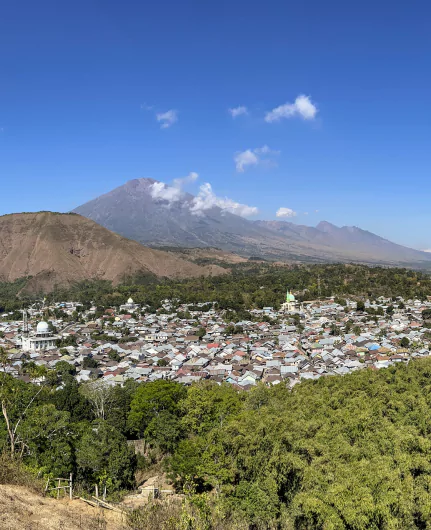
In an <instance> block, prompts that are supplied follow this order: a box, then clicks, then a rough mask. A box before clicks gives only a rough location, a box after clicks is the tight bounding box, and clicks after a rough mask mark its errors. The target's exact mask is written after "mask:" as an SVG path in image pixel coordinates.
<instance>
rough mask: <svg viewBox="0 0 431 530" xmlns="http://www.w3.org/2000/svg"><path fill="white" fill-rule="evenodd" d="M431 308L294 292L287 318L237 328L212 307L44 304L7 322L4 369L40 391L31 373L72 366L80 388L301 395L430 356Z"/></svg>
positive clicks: (254, 315) (256, 313)
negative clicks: (304, 298)
mask: <svg viewBox="0 0 431 530" xmlns="http://www.w3.org/2000/svg"><path fill="white" fill-rule="evenodd" d="M174 307H175V310H174V309H173V308H174ZM430 308H431V302H430V301H426V302H423V301H420V300H403V299H402V298H401V297H398V298H396V297H394V298H383V297H381V298H379V299H377V300H373V301H370V300H367V301H364V302H361V301H359V302H358V301H357V300H350V299H340V298H337V297H332V298H328V299H325V300H315V301H309V302H301V303H300V302H298V301H297V300H296V299H295V296H294V294H292V292H291V291H290V290H288V291H287V294H286V299H285V301H284V303H283V304H282V305H281V307H280V309H279V310H274V309H273V308H272V307H264V308H263V309H252V310H250V312H249V314H250V316H251V318H250V319H247V320H243V321H239V322H229V311H226V310H218V309H216V308H215V304H214V303H206V302H205V301H202V302H201V303H199V304H193V305H192V304H178V301H172V300H164V302H163V304H162V306H161V307H160V308H159V309H158V310H157V312H156V313H149V312H146V307H145V306H139V305H138V304H135V303H134V301H133V299H132V298H129V299H128V300H127V301H125V303H124V304H123V305H121V306H119V307H111V308H102V309H101V308H98V307H96V306H93V307H90V308H89V309H84V308H83V306H81V305H80V304H78V303H74V302H62V303H55V304H52V305H45V304H44V302H42V301H41V302H39V303H36V304H33V306H31V307H29V308H28V309H26V310H24V311H23V317H22V318H21V319H20V320H12V319H11V318H12V316H13V315H11V314H3V315H2V320H1V321H0V337H1V338H0V347H1V348H3V351H4V352H5V353H6V354H7V355H6V356H7V363H5V364H4V365H3V367H2V368H1V369H2V370H4V371H7V372H8V373H10V374H11V375H13V376H14V377H17V378H20V379H22V380H24V381H30V380H32V381H33V382H35V383H41V382H42V381H43V380H44V376H39V377H38V378H33V379H32V375H31V370H29V369H28V368H29V366H44V367H46V369H47V370H54V371H55V370H56V366H57V364H58V363H60V362H61V363H62V365H59V366H63V367H64V366H65V365H64V362H66V363H68V364H69V365H70V370H71V373H73V374H74V376H75V377H76V380H77V381H78V382H85V381H89V380H95V379H100V380H103V381H104V382H106V383H107V384H109V385H123V384H124V383H125V382H126V381H127V380H129V379H132V380H134V381H137V382H148V381H155V380H157V379H169V380H173V381H177V382H178V383H181V384H184V385H190V384H192V383H193V382H195V381H199V380H203V379H208V380H212V381H215V382H217V383H219V384H221V383H223V382H226V383H229V384H231V385H233V386H234V387H235V388H236V389H238V390H247V389H250V388H251V387H253V386H254V385H256V384H257V383H258V382H263V383H265V384H267V385H275V384H279V383H284V384H286V385H287V386H289V387H293V386H294V385H296V384H297V383H299V382H301V381H302V380H304V379H318V378H320V377H323V376H330V375H345V374H349V373H351V372H354V371H356V370H361V369H364V368H369V369H372V370H375V369H379V368H386V367H388V366H390V365H393V364H394V363H407V362H408V361H409V360H410V359H413V358H418V357H425V356H429V355H430V350H431V330H429V329H428V328H427V327H425V326H426V323H424V321H423V312H424V311H427V310H429V309H430ZM15 317H16V314H15ZM57 368H58V367H57Z"/></svg>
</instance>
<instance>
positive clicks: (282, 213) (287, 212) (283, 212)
mask: <svg viewBox="0 0 431 530" xmlns="http://www.w3.org/2000/svg"><path fill="white" fill-rule="evenodd" d="M275 215H276V216H277V217H296V212H295V211H294V210H292V209H291V208H279V209H278V210H277V213H276V214H275Z"/></svg>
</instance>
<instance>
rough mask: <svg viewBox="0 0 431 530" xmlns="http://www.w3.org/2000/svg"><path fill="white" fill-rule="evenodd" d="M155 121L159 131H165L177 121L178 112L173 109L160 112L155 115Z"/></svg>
mask: <svg viewBox="0 0 431 530" xmlns="http://www.w3.org/2000/svg"><path fill="white" fill-rule="evenodd" d="M156 119H157V121H158V122H160V124H161V125H160V128H161V129H167V128H168V127H171V125H173V124H174V123H175V122H177V121H178V112H177V111H176V110H173V109H171V110H168V111H167V112H161V113H158V114H156Z"/></svg>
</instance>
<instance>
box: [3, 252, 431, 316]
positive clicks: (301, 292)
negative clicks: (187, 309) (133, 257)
mask: <svg viewBox="0 0 431 530" xmlns="http://www.w3.org/2000/svg"><path fill="white" fill-rule="evenodd" d="M25 283H26V280H25V279H21V280H17V281H16V282H14V283H13V284H10V283H0V313H1V312H2V311H14V310H18V309H20V308H22V307H24V306H25V305H26V304H28V302H29V300H28V297H27V298H26V296H25V295H24V294H23V293H24V292H25ZM287 288H291V289H293V291H294V292H295V294H296V295H297V297H298V298H299V299H300V300H314V299H317V298H319V297H327V296H339V297H341V298H343V297H344V298H345V297H349V296H350V297H352V296H353V297H358V298H359V297H362V298H365V297H367V298H371V299H376V298H378V297H379V296H385V297H391V296H402V297H404V298H413V297H416V298H419V299H425V298H426V297H427V296H431V276H430V275H429V273H427V272H420V271H414V270H409V269H396V268H384V267H368V266H366V265H352V264H347V265H346V264H333V265H294V266H277V265H275V264H271V263H245V264H239V265H235V266H232V272H231V273H230V274H226V275H223V276H216V277H207V278H203V277H202V278H193V279H189V280H183V281H179V280H166V279H161V280H159V281H157V280H156V279H155V278H153V277H151V278H148V277H142V278H140V279H139V278H133V279H130V281H129V282H128V281H127V280H126V281H125V283H123V284H121V285H117V286H113V285H112V284H111V283H110V282H109V281H104V280H103V281H102V280H98V281H97V280H96V281H85V282H80V283H77V284H76V285H74V286H73V287H72V288H70V289H67V290H65V289H63V290H62V289H59V290H57V291H55V292H53V293H50V294H49V295H48V296H47V300H48V301H64V300H75V301H80V302H82V303H84V307H89V306H90V304H91V303H95V304H96V305H97V306H98V307H109V306H119V305H121V304H123V303H124V301H125V300H126V299H127V298H128V297H129V296H132V297H133V299H134V300H135V302H137V303H139V304H145V305H147V309H148V310H149V311H155V310H156V309H158V308H160V306H161V302H162V301H163V300H165V299H175V300H178V301H179V302H181V303H190V304H196V303H199V302H203V301H206V302H217V303H218V306H219V307H220V308H221V309H230V310H234V311H243V310H248V309H252V308H262V307H265V306H273V307H276V308H277V307H279V305H280V303H282V302H283V299H284V296H285V293H286V289H287ZM18 315H19V314H18ZM18 318H19V316H18Z"/></svg>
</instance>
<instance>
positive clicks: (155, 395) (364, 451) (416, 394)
mask: <svg viewBox="0 0 431 530" xmlns="http://www.w3.org/2000/svg"><path fill="white" fill-rule="evenodd" d="M56 377H58V378H59V379H60V380H62V381H63V385H64V386H63V388H58V382H59V380H55V378H54V377H53V374H51V375H50V377H49V378H48V381H50V383H47V384H46V385H45V386H43V387H38V386H36V385H32V384H28V383H23V382H19V381H16V380H13V379H12V378H10V377H9V376H6V375H4V374H3V375H2V376H1V390H0V392H1V398H2V404H4V406H5V407H6V409H7V414H8V419H9V421H10V423H11V424H12V425H15V424H16V423H17V422H19V427H18V429H17V439H16V440H15V442H16V451H15V458H16V457H17V454H18V453H19V454H20V455H22V458H23V460H24V462H25V464H26V465H27V466H28V467H29V468H31V469H33V470H34V471H35V472H37V473H38V474H39V475H40V474H44V475H48V474H50V475H56V476H62V475H67V473H69V472H71V471H72V472H74V473H75V476H76V478H77V480H78V481H79V482H80V483H81V485H82V486H83V487H84V488H89V489H91V487H92V485H94V483H99V484H100V485H101V486H107V489H108V493H112V492H115V491H116V490H122V489H125V488H126V489H128V488H132V487H133V485H134V471H135V468H136V464H137V460H136V457H135V456H134V455H133V453H132V451H131V449H130V447H129V444H128V442H127V439H133V438H135V437H138V438H143V439H144V440H145V444H146V451H145V456H140V457H139V465H140V467H148V466H151V465H152V464H153V463H154V462H162V464H163V465H164V467H165V469H166V471H167V473H168V476H170V478H171V480H172V482H173V484H174V485H175V487H176V488H177V489H178V491H180V492H183V491H186V492H189V493H190V492H193V494H192V495H191V496H190V495H189V497H188V498H189V499H192V500H191V501H190V502H191V504H190V510H192V511H193V510H195V512H196V510H197V512H196V513H197V514H198V515H196V516H194V517H198V519H199V517H200V516H201V515H202V514H204V516H205V517H204V519H205V521H206V522H205V524H203V523H202V521H201V520H200V519H199V520H200V521H201V522H200V523H199V525H200V526H193V525H191V526H189V527H188V528H198V527H199V528H206V529H208V530H210V529H211V528H221V527H222V526H217V525H216V522H217V521H219V522H220V521H229V524H228V527H229V528H241V529H243V528H244V529H247V528H248V529H276V528H280V529H281V528H291V529H304V530H305V529H325V530H326V529H327V530H329V529H331V530H336V529H337V530H338V529H340V530H341V529H358V530H359V529H363V528H370V529H405V528H419V529H422V528H430V527H431V500H430V491H431V385H430V380H431V359H421V360H417V361H413V362H411V363H410V364H408V365H405V364H400V365H397V366H395V367H391V368H388V369H382V370H380V371H371V370H363V371H360V372H356V373H353V374H351V375H348V376H344V377H327V378H321V379H319V380H318V381H307V382H303V383H301V384H300V385H297V386H295V387H294V389H293V390H289V389H288V388H286V387H285V386H284V385H282V384H280V385H277V386H275V387H265V386H264V385H258V386H257V387H256V388H254V389H253V390H251V391H250V392H240V393H239V392H237V391H236V390H235V389H234V388H233V387H232V386H229V385H221V386H219V385H217V384H215V383H211V382H207V381H203V382H201V383H198V384H194V385H192V386H191V387H188V388H186V387H183V386H180V385H179V384H177V383H175V382H169V381H164V380H159V381H156V382H153V383H142V384H136V383H133V382H128V383H127V384H126V385H125V387H124V388H119V387H116V388H107V387H105V386H104V385H103V383H101V382H99V381H96V382H90V383H86V384H85V385H78V384H77V383H76V382H75V381H74V380H73V378H72V376H71V374H70V373H69V371H68V370H66V369H65V367H64V366H61V367H59V370H58V374H56ZM29 404H30V405H29ZM20 418H21V420H20ZM0 443H1V444H2V447H3V451H5V452H6V453H7V452H9V451H10V445H11V442H10V438H9V437H8V433H7V429H6V423H5V418H4V417H2V418H1V420H0ZM192 505H193V506H194V508H193V507H192ZM196 507H198V508H196ZM160 513H161V512H160ZM160 513H159V515H160ZM190 513H191V512H190ZM193 513H194V512H193ZM199 514H201V515H199ZM138 515H139V517H141V519H142V520H147V519H145V517H147V515H148V514H146V515H145V514H144V515H145V517H144V515H142V514H138ZM138 515H136V514H135V516H136V517H135V519H136V521H139V520H140V518H139V517H138ZM181 517H185V515H184V514H182V516H181ZM202 517H203V515H202ZM196 520H197V519H196ZM134 524H135V526H134V527H136V528H140V527H139V524H138V523H137V522H136V523H134ZM217 524H218V523H217ZM144 527H145V526H141V528H144ZM224 527H226V526H224Z"/></svg>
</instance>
